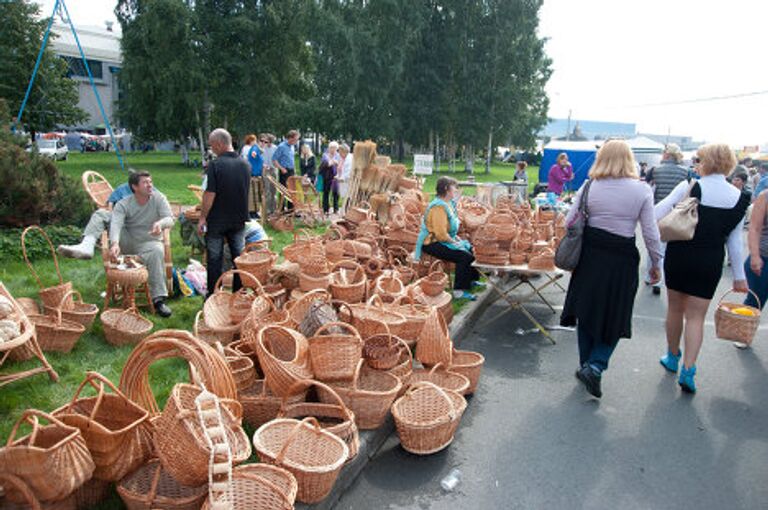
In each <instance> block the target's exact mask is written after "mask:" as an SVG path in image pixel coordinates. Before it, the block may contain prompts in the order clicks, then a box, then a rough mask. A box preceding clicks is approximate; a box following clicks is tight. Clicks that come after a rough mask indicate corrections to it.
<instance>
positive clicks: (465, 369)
mask: <svg viewBox="0 0 768 510" xmlns="http://www.w3.org/2000/svg"><path fill="white" fill-rule="evenodd" d="M484 363H485V356H483V355H482V354H480V353H479V352H472V351H459V350H456V349H454V350H453V355H452V360H451V366H450V368H449V370H450V371H451V372H456V373H457V374H461V375H463V376H464V377H466V378H467V379H469V388H467V390H466V392H464V395H471V394H473V393H474V392H475V390H476V389H477V383H478V381H479V380H480V373H481V372H482V370H483V364H484Z"/></svg>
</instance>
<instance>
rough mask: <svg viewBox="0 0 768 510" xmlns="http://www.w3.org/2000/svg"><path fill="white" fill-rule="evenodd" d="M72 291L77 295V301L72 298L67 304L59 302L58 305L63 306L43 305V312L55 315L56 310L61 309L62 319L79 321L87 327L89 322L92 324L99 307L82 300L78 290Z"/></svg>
mask: <svg viewBox="0 0 768 510" xmlns="http://www.w3.org/2000/svg"><path fill="white" fill-rule="evenodd" d="M72 292H73V294H72V295H73V296H77V301H75V300H74V299H72V301H70V302H69V304H67V302H66V301H64V302H63V303H60V305H62V304H63V305H64V306H63V307H62V306H59V307H58V308H57V307H54V306H45V314H46V315H56V312H57V310H61V317H62V318H63V319H66V320H69V321H72V322H79V323H80V324H82V325H83V326H85V328H86V329H87V328H88V327H90V325H91V324H93V320H94V319H95V318H96V315H97V314H98V313H99V307H98V306H96V305H93V304H90V303H85V302H83V297H82V296H81V295H80V293H79V292H78V291H76V290H73V291H72Z"/></svg>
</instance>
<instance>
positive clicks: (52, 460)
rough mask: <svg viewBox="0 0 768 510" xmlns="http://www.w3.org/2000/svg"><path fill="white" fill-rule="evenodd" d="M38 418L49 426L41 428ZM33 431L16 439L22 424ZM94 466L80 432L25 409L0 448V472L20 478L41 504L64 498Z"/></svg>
mask: <svg viewBox="0 0 768 510" xmlns="http://www.w3.org/2000/svg"><path fill="white" fill-rule="evenodd" d="M40 419H43V420H46V421H47V422H48V425H41V424H40ZM24 422H27V423H29V424H30V425H32V432H31V433H30V434H29V435H27V436H24V437H21V438H19V439H16V434H17V433H18V431H19V427H20V426H21V424H22V423H24ZM93 470H94V464H93V458H92V457H91V454H90V452H89V451H88V447H87V446H86V444H85V439H83V435H82V434H81V433H80V429H78V428H76V427H71V426H69V425H67V424H65V423H63V422H62V421H61V420H59V419H58V418H55V417H54V416H51V415H50V414H48V413H44V412H43V411H38V410H36V409H28V410H26V411H24V412H23V413H22V414H21V417H19V419H18V421H16V424H15V425H14V426H13V429H12V430H11V433H10V435H9V436H8V441H7V442H6V444H5V447H3V448H0V473H3V474H10V475H15V476H17V477H19V478H20V479H21V480H22V481H23V482H24V483H25V484H27V485H28V486H29V488H30V489H31V491H32V493H33V494H34V495H35V497H36V498H37V499H39V500H41V501H55V500H60V499H64V498H66V497H67V496H69V495H70V494H72V493H73V492H74V491H75V490H76V489H77V488H78V487H80V486H81V485H82V484H84V483H85V482H86V481H87V480H89V479H90V478H91V476H92V475H93Z"/></svg>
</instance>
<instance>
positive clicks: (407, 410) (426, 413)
mask: <svg viewBox="0 0 768 510" xmlns="http://www.w3.org/2000/svg"><path fill="white" fill-rule="evenodd" d="M466 408H467V402H466V401H465V400H464V397H462V396H461V395H459V394H458V393H457V392H455V391H451V390H444V389H442V388H440V387H438V386H436V385H434V384H432V383H430V382H420V383H416V384H414V385H413V386H411V387H410V388H409V389H408V390H407V391H406V392H405V395H403V396H402V397H400V398H399V399H397V401H396V402H395V403H394V404H393V405H392V416H393V417H394V418H395V427H396V428H397V435H398V436H399V437H400V444H401V445H402V446H403V449H405V450H407V451H409V452H411V453H414V454H416V455H429V454H432V453H436V452H439V451H440V450H442V449H444V448H446V447H447V446H448V445H450V444H451V442H452V441H453V436H454V434H455V433H456V429H457V428H458V426H459V422H460V421H461V416H462V414H464V410H465V409H466Z"/></svg>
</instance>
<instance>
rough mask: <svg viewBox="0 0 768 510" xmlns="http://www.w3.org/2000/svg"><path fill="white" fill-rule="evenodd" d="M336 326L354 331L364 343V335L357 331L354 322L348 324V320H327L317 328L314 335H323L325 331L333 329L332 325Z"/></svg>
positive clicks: (353, 333)
mask: <svg viewBox="0 0 768 510" xmlns="http://www.w3.org/2000/svg"><path fill="white" fill-rule="evenodd" d="M334 326H335V327H341V328H343V329H346V330H347V331H349V332H350V333H352V335H353V336H354V337H356V338H357V339H358V340H359V342H360V343H362V341H363V340H362V337H361V336H360V333H359V332H358V331H357V329H356V328H355V327H354V326H353V325H352V324H347V323H346V322H341V321H333V322H326V323H325V324H323V325H322V326H320V327H319V328H317V330H315V335H314V336H322V334H323V333H325V332H326V331H327V330H329V329H331V327H334Z"/></svg>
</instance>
